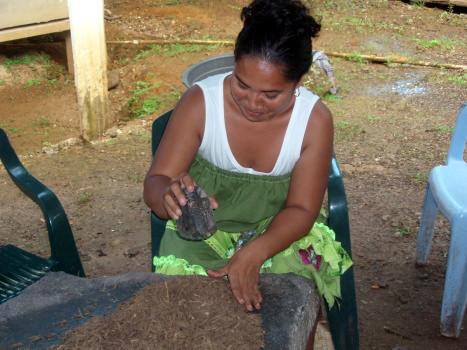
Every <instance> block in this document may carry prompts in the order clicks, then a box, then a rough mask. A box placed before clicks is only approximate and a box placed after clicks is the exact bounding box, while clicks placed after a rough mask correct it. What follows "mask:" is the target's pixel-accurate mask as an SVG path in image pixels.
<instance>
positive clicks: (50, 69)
mask: <svg viewBox="0 0 467 350" xmlns="http://www.w3.org/2000/svg"><path fill="white" fill-rule="evenodd" d="M306 2H307V3H308V4H313V1H306ZM247 3H248V1H245V0H228V1H226V0H176V1H163V0H131V1H130V0H106V1H105V6H106V8H107V9H108V10H110V11H111V14H110V15H109V16H108V19H106V22H105V28H106V39H107V40H108V41H116V40H130V41H132V40H156V39H157V40H160V39H163V40H179V39H182V40H189V39H204V40H233V39H234V38H235V35H236V34H237V32H238V31H239V29H240V27H241V22H240V19H239V9H240V8H241V7H242V6H243V5H245V4H247ZM315 3H316V4H315V5H314V12H315V14H316V15H317V16H318V17H319V18H321V20H322V24H323V29H322V32H321V35H320V37H319V38H318V39H317V40H316V41H315V43H314V47H315V48H317V49H321V50H324V51H325V52H326V53H332V52H341V53H350V54H353V56H352V57H351V58H350V59H348V60H345V59H342V58H337V57H334V56H332V55H329V56H330V57H331V62H332V65H333V67H334V74H335V78H336V81H337V85H338V87H339V92H338V94H337V95H336V96H330V95H326V96H325V97H324V98H323V100H324V102H325V103H326V104H327V105H328V106H329V108H330V109H331V111H332V112H333V115H334V118H335V130H336V138H335V152H336V155H337V158H338V160H339V163H340V167H341V169H342V171H343V174H344V181H345V185H346V191H347V199H348V204H349V211H350V225H351V232H352V249H353V260H354V263H355V276H356V290H357V299H358V311H359V320H360V336H361V343H362V346H361V348H362V349H400V350H402V349H406V350H408V349H410V350H414V349H459V350H460V349H465V344H467V333H466V332H465V330H464V331H463V333H462V334H461V337H460V338H459V339H457V340H452V339H446V338H444V337H442V336H441V335H440V333H439V320H440V310H441V301H442V293H443V286H444V273H445V267H446V261H447V252H448V247H449V229H450V227H449V223H448V222H447V220H446V219H444V218H443V217H441V216H439V217H438V221H437V224H436V229H435V230H436V231H435V237H434V241H433V245H432V248H431V253H430V256H429V260H428V264H427V265H426V266H425V267H419V268H416V267H415V265H414V260H415V247H416V239H417V230H418V226H419V218H420V215H421V208H422V204H423V198H424V193H425V183H426V180H427V175H428V173H429V171H430V169H432V168H433V167H434V166H436V165H440V164H443V163H444V162H445V159H446V155H447V150H448V148H449V141H450V137H451V133H452V130H453V126H454V123H455V119H456V116H457V112H458V110H459V108H460V107H461V105H462V103H463V102H465V101H467V94H466V83H467V75H466V71H465V70H459V69H457V70H456V69H440V68H435V67H425V66H420V65H403V64H395V63H391V62H388V63H387V64H380V63H370V62H367V61H365V60H362V59H361V58H359V57H358V56H357V54H370V55H373V54H376V55H380V56H392V57H398V58H401V57H402V58H404V57H405V58H409V59H410V60H416V61H427V62H438V63H441V64H443V63H444V64H448V63H449V64H458V65H460V64H466V57H467V50H466V40H465V39H466V34H467V33H466V27H467V26H466V24H467V21H466V15H465V13H463V9H458V8H457V9H451V8H446V7H428V6H423V5H421V4H420V2H418V1H412V2H402V1H387V0H373V1H344V0H327V1H315ZM453 10H454V11H453ZM231 50H232V47H230V46H227V45H226V46H197V45H191V46H189V49H188V48H187V46H184V45H178V46H163V47H162V46H160V47H153V48H152V49H151V48H149V47H148V46H147V45H134V44H108V58H109V59H108V69H109V71H116V72H118V75H119V77H120V81H119V84H118V85H117V87H116V88H114V89H112V90H110V91H109V99H110V103H111V117H112V121H113V124H114V125H115V127H114V128H113V130H111V131H110V132H109V134H108V136H107V137H105V138H103V139H102V140H100V141H98V142H93V143H87V144H83V143H81V142H80V141H79V136H80V129H79V114H78V106H77V104H76V92H75V88H74V82H73V77H72V76H70V75H69V74H67V73H66V70H65V69H64V66H66V55H65V46H64V43H63V42H62V41H61V40H60V38H59V37H58V36H47V37H37V38H31V39H29V40H21V41H17V42H13V43H6V44H3V43H2V44H0V127H1V128H3V129H4V130H5V131H6V132H7V133H8V135H9V137H10V139H11V142H12V144H13V146H14V147H15V149H16V150H17V151H18V153H19V154H20V155H21V160H22V161H23V163H24V164H25V165H26V167H27V168H28V169H29V170H30V171H31V173H33V174H34V175H35V176H36V177H37V178H38V179H40V180H42V181H43V182H44V183H45V184H46V185H47V186H48V187H50V188H51V189H52V190H53V191H54V192H55V193H56V194H57V196H58V197H59V198H60V200H61V202H62V204H63V206H64V208H65V210H66V212H67V214H68V216H69V219H70V221H71V222H72V226H73V230H74V234H75V239H76V241H77V245H78V249H79V251H80V254H81V257H82V261H83V264H84V268H85V271H86V273H87V276H88V277H97V276H108V275H113V274H118V273H124V272H129V271H149V270H150V261H151V256H150V229H149V210H148V209H147V208H146V206H145V204H144V202H143V201H142V181H143V178H144V175H145V172H146V170H147V169H148V167H149V163H150V159H151V150H150V137H151V136H150V126H151V122H152V120H153V119H154V118H156V117H157V116H158V115H160V114H162V113H163V112H164V111H166V110H168V109H170V108H171V107H173V105H174V103H175V101H176V100H177V98H178V97H179V96H180V94H181V93H183V91H185V87H184V85H183V84H182V81H181V74H182V72H183V71H184V70H185V69H186V68H187V67H188V66H190V65H192V64H194V63H195V62H198V61H199V60H201V59H204V58H206V57H209V56H214V55H218V54H222V53H226V52H231ZM177 52H178V54H177ZM148 100H149V102H150V103H148V104H144V101H148ZM148 106H152V107H154V106H156V107H158V108H159V109H158V110H157V111H156V112H154V113H152V114H149V115H146V116H145V110H146V109H145V108H147V107H148ZM135 116H138V117H139V118H135ZM70 139H71V141H70ZM64 140H68V143H66V144H64V143H63V142H62V141H64ZM60 142H62V143H60ZM57 144H60V147H57V146H56V145H57ZM70 144H74V145H72V146H70ZM0 183H1V186H0V198H1V199H2V200H1V203H2V205H1V206H0V213H1V214H0V226H1V227H2V234H1V236H0V246H1V245H4V244H7V243H12V244H15V245H17V246H19V247H22V248H24V249H26V250H29V251H31V252H34V253H37V254H41V255H44V256H46V255H47V254H48V247H47V240H46V231H45V227H44V222H43V219H42V217H41V213H40V211H39V210H38V209H37V208H36V207H35V205H34V204H33V203H31V202H30V200H28V199H27V198H25V197H24V196H23V195H22V194H21V193H20V192H19V190H17V189H16V188H15V187H14V186H13V185H12V183H11V181H10V179H9V178H8V177H7V175H6V173H5V171H4V170H3V169H1V170H0ZM464 324H465V322H464Z"/></svg>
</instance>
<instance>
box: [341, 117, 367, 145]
mask: <svg viewBox="0 0 467 350" xmlns="http://www.w3.org/2000/svg"><path fill="white" fill-rule="evenodd" d="M362 133H363V128H362V127H361V126H360V124H358V123H355V122H348V121H343V122H339V123H337V124H336V139H337V141H352V140H354V139H356V138H357V137H358V136H360V135H361V134H362Z"/></svg>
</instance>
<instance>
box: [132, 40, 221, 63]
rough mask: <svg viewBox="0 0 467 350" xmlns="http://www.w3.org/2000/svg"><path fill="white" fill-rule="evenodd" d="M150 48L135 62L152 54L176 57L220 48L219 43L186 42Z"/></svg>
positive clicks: (151, 46) (150, 46)
mask: <svg viewBox="0 0 467 350" xmlns="http://www.w3.org/2000/svg"><path fill="white" fill-rule="evenodd" d="M148 47H149V49H147V50H142V51H141V52H140V53H139V54H138V55H137V56H136V57H135V58H134V59H133V60H134V61H135V62H137V61H139V60H140V59H142V58H145V57H149V56H152V55H164V56H168V57H175V56H178V55H181V54H184V53H189V52H215V51H217V50H218V49H219V45H199V44H192V45H185V44H170V45H149V46H148Z"/></svg>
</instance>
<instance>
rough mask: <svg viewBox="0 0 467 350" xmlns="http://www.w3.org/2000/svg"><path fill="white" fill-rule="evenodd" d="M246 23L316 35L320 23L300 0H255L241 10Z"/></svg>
mask: <svg viewBox="0 0 467 350" xmlns="http://www.w3.org/2000/svg"><path fill="white" fill-rule="evenodd" d="M241 19H242V21H243V22H244V25H248V26H250V25H251V26H259V27H267V28H271V29H279V30H281V31H285V32H289V33H291V34H292V33H296V35H298V36H303V35H305V36H309V37H315V36H316V35H317V34H318V32H319V30H320V27H321V26H320V25H319V24H318V23H317V22H316V21H315V20H314V19H313V17H311V16H310V15H309V13H308V9H307V7H306V6H305V5H303V3H302V2H301V1H299V0H255V1H253V2H252V3H251V4H250V5H249V6H248V7H244V8H243V10H242V12H241Z"/></svg>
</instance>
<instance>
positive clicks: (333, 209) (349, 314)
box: [326, 155, 360, 350]
mask: <svg viewBox="0 0 467 350" xmlns="http://www.w3.org/2000/svg"><path fill="white" fill-rule="evenodd" d="M328 205H329V219H328V226H329V227H330V228H331V229H332V230H333V231H334V232H335V233H336V240H337V241H339V242H341V244H342V247H343V248H344V249H345V251H346V252H347V253H348V254H349V255H350V256H351V257H352V249H351V243H350V226H349V213H348V209H347V199H346V196H345V189H344V181H343V180H342V174H341V171H340V169H339V164H338V163H337V159H336V157H335V156H334V155H333V157H332V164H331V172H330V174H329V181H328ZM326 307H327V305H326ZM327 311H328V320H329V326H330V329H331V333H332V338H333V341H334V346H335V348H336V350H358V349H359V348H360V339H359V330H358V315H357V302H356V295H355V281H354V269H353V267H350V268H349V269H348V270H347V271H346V272H345V273H344V274H343V275H342V276H341V300H340V301H339V306H334V307H333V308H332V309H331V310H329V308H327Z"/></svg>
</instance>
